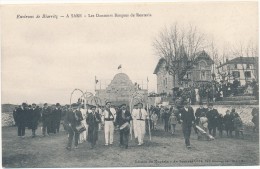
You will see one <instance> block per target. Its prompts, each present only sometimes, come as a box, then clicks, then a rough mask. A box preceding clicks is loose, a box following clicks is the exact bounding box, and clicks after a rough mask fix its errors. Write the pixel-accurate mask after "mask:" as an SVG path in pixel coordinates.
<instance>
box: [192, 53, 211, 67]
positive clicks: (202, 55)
mask: <svg viewBox="0 0 260 169" xmlns="http://www.w3.org/2000/svg"><path fill="white" fill-rule="evenodd" d="M194 59H195V62H198V61H200V60H202V59H203V60H205V61H206V62H207V64H208V65H210V64H214V61H213V60H212V59H211V57H210V56H209V55H208V54H207V53H206V52H205V51H204V50H202V51H200V52H197V53H196V55H195V58H194Z"/></svg>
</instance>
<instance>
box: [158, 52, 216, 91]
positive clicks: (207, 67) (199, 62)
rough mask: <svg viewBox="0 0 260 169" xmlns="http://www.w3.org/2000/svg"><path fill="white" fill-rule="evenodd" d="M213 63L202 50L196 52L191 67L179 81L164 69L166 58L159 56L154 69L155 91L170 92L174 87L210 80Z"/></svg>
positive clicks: (184, 86) (183, 86) (185, 86)
mask: <svg viewBox="0 0 260 169" xmlns="http://www.w3.org/2000/svg"><path fill="white" fill-rule="evenodd" d="M213 64H214V62H213V60H212V59H211V58H210V56H209V55H208V54H207V53H206V52H205V51H204V50H203V51H201V52H198V53H197V54H196V55H195V57H194V61H193V68H191V69H190V70H188V71H187V72H186V74H185V75H184V78H183V80H182V81H179V80H178V79H177V76H173V75H170V74H169V72H168V71H167V70H166V60H165V59H164V58H161V59H160V60H159V62H158V64H157V65H156V68H155V70H154V74H156V76H157V93H158V94H161V93H165V94H171V93H172V89H173V88H174V87H182V88H187V87H190V86H193V85H199V84H201V83H206V82H209V81H211V80H212V68H213Z"/></svg>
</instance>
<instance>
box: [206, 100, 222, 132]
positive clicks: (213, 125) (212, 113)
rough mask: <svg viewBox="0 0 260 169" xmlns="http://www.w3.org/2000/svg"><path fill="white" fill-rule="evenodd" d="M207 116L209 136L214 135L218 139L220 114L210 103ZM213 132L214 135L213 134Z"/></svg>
mask: <svg viewBox="0 0 260 169" xmlns="http://www.w3.org/2000/svg"><path fill="white" fill-rule="evenodd" d="M206 116H207V118H208V129H209V134H210V135H213V137H216V130H217V127H218V120H219V113H218V110H217V109H214V108H213V103H209V105H208V111H207V114H206ZM212 131H213V134H212Z"/></svg>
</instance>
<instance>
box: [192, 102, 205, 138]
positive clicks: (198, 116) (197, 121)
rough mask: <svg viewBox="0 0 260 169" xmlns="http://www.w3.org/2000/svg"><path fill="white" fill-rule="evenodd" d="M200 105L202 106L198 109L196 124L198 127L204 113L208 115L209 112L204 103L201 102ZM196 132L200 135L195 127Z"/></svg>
mask: <svg viewBox="0 0 260 169" xmlns="http://www.w3.org/2000/svg"><path fill="white" fill-rule="evenodd" d="M199 105H200V107H199V108H197V110H196V112H195V117H196V119H195V124H196V125H199V121H200V117H201V114H202V113H205V114H206V112H207V109H206V108H204V106H203V103H202V102H200V103H199ZM194 131H195V133H196V134H198V130H197V128H196V127H194Z"/></svg>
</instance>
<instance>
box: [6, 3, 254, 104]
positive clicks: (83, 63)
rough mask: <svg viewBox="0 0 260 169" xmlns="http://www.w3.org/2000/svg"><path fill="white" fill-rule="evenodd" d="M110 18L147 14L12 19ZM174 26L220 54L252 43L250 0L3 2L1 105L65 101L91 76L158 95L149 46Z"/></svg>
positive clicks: (90, 82)
mask: <svg viewBox="0 0 260 169" xmlns="http://www.w3.org/2000/svg"><path fill="white" fill-rule="evenodd" d="M115 13H117V14H131V13H133V14H136V13H142V14H151V17H128V18H120V17H112V18H104V17H103V18H102V17H94V18H90V17H86V18H84V17H83V18H65V17H64V18H60V17H59V18H58V19H46V18H40V19H36V18H35V19H17V15H21V16H23V15H28V16H29V15H34V16H36V15H37V14H39V15H40V16H42V15H43V14H47V15H58V16H61V15H63V16H66V14H69V15H70V14H83V15H86V16H88V14H94V15H96V14H115ZM175 22H177V23H178V24H181V25H184V26H185V25H188V24H192V25H195V26H196V27H197V28H198V29H199V30H200V31H201V32H203V33H204V34H205V35H206V36H207V38H208V39H214V43H215V44H216V47H217V48H219V49H221V48H224V47H226V46H227V44H228V45H230V46H235V45H238V44H239V43H240V42H243V43H244V42H248V41H252V42H254V43H255V44H257V45H258V5H257V3H256V2H229V3H227V2H185V3H180V2H179V3H177V2H175V3H165V4H162V3H161V4H160V3H157V4H156V3H150V4H149V3H143V4H85V5H82V4H74V5H61V4H60V5H57V4H56V5H49V6H47V5H20V6H17V5H16V6H15V5H8V6H4V7H3V8H2V23H1V25H2V42H1V43H2V44H1V50H2V52H1V72H2V73H1V76H2V81H1V82H2V88H1V90H2V91H1V93H2V98H1V101H2V103H12V104H21V103H22V102H28V103H33V102H35V103H44V102H48V103H56V102H59V103H62V104H66V103H69V99H70V94H71V92H72V91H73V89H75V88H79V89H81V90H83V91H89V92H94V88H95V85H94V84H95V82H94V79H95V76H96V77H97V79H98V80H99V83H100V82H101V84H102V88H104V87H105V84H106V85H108V84H109V82H110V81H111V80H112V79H113V77H114V75H116V74H117V73H120V72H123V73H126V74H127V75H128V76H129V77H130V79H131V80H132V82H133V83H134V82H136V81H137V82H138V83H140V84H141V83H142V81H143V84H144V87H145V88H146V79H147V77H148V79H149V83H148V88H149V92H153V91H154V92H156V85H157V84H156V75H154V74H153V71H154V69H155V67H156V64H157V62H158V60H159V56H157V55H156V52H155V50H154V48H153V46H152V43H153V41H154V39H155V38H156V37H157V36H158V34H159V32H160V31H162V29H163V28H164V27H165V26H166V27H168V26H170V25H171V24H173V23H175ZM119 65H122V69H120V70H118V69H117V68H118V66H119ZM99 86H100V84H97V86H96V87H97V88H99ZM76 95H77V94H76ZM78 95H79V93H78ZM76 98H77V96H74V97H73V99H76Z"/></svg>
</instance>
